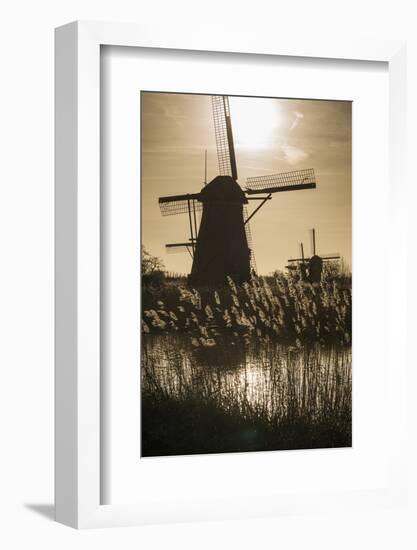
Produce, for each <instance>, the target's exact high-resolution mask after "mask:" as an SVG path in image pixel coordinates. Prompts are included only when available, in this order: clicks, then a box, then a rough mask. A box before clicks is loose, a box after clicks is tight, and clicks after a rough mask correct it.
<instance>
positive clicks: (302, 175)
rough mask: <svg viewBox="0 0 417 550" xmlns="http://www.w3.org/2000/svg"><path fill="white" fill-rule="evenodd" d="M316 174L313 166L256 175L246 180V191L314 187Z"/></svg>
mask: <svg viewBox="0 0 417 550" xmlns="http://www.w3.org/2000/svg"><path fill="white" fill-rule="evenodd" d="M315 187H316V176H315V174H314V169H313V168H308V169H306V170H295V171H293V172H282V173H280V174H270V175H268V176H256V177H253V178H248V179H247V180H246V189H245V191H246V193H248V195H254V194H256V193H279V192H281V191H296V190H297V189H315Z"/></svg>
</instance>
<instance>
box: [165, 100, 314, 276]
mask: <svg viewBox="0 0 417 550" xmlns="http://www.w3.org/2000/svg"><path fill="white" fill-rule="evenodd" d="M212 109H213V120H214V130H215V138H216V149H217V160H218V166H219V174H220V175H218V176H216V177H215V178H214V179H213V180H212V181H210V182H209V183H208V184H206V185H204V187H203V189H202V190H201V191H200V192H199V193H191V194H184V195H172V196H168V197H160V198H159V206H160V209H161V213H162V215H163V216H170V215H176V214H188V221H189V228H190V237H189V239H188V241H185V242H180V243H171V244H167V245H166V248H167V249H168V250H174V249H186V250H188V252H189V254H190V255H191V257H192V260H193V263H192V269H191V274H190V275H189V282H190V284H192V285H194V286H221V285H223V284H224V283H225V280H226V277H227V276H230V277H231V278H232V279H233V280H235V281H236V282H238V283H241V282H244V281H247V280H248V279H249V278H250V276H251V271H256V264H255V258H254V254H253V246H252V238H251V231H250V226H249V221H250V220H251V219H252V218H253V216H254V215H255V214H256V213H257V212H259V210H260V209H261V208H262V206H263V205H264V204H265V203H266V202H267V201H268V200H271V198H272V195H273V194H275V193H279V192H284V191H299V190H303V189H314V188H315V187H316V180H315V175H314V170H313V169H308V170H297V171H292V172H285V173H280V174H271V175H267V176H259V177H251V178H248V179H247V181H246V185H245V188H244V189H242V188H241V187H240V185H239V184H238V173H237V166H236V156H235V149H234V144H233V132H232V122H231V116H230V108H229V98H228V96H212ZM252 200H258V201H260V204H258V205H257V207H256V208H255V209H254V210H253V211H252V212H251V213H250V214H248V211H247V205H248V203H249V201H252ZM200 212H202V215H201V222H200V223H198V213H200Z"/></svg>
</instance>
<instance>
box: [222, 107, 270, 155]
mask: <svg viewBox="0 0 417 550" xmlns="http://www.w3.org/2000/svg"><path fill="white" fill-rule="evenodd" d="M229 100H230V111H231V118H232V128H233V139H234V142H235V145H236V146H237V147H245V148H250V149H260V148H262V147H267V146H268V145H270V144H271V141H272V138H273V136H274V133H275V132H276V130H277V128H278V127H279V124H280V106H279V102H278V100H276V99H270V98H253V97H231V98H230V99H229Z"/></svg>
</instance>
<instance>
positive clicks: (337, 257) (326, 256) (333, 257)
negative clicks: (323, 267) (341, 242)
mask: <svg viewBox="0 0 417 550" xmlns="http://www.w3.org/2000/svg"><path fill="white" fill-rule="evenodd" d="M320 258H321V259H322V260H327V261H331V260H340V258H341V257H340V254H338V253H337V252H334V253H330V254H320Z"/></svg>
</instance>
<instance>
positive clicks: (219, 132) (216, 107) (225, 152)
mask: <svg viewBox="0 0 417 550" xmlns="http://www.w3.org/2000/svg"><path fill="white" fill-rule="evenodd" d="M211 104H212V108H213V119H214V133H215V135H216V147H217V160H218V163H219V173H220V175H221V176H231V177H232V178H233V179H234V180H237V168H236V156H235V147H234V144H233V133H232V122H231V118H230V108H229V98H228V97H227V96H225V95H214V96H212V97H211Z"/></svg>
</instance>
